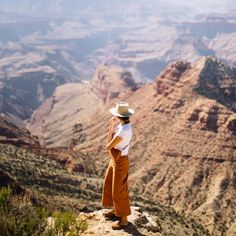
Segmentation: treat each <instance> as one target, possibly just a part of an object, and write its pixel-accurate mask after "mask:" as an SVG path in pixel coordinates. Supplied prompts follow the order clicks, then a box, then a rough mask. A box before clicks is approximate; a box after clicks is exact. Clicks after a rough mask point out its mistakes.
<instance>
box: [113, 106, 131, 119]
mask: <svg viewBox="0 0 236 236" xmlns="http://www.w3.org/2000/svg"><path fill="white" fill-rule="evenodd" d="M109 111H110V113H111V114H112V115H114V116H119V117H129V116H131V115H133V114H134V110H133V109H131V108H128V112H127V113H125V114H120V113H119V112H118V111H117V110H116V107H113V108H111V109H110V110H109Z"/></svg>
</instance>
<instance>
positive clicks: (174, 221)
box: [79, 206, 209, 236]
mask: <svg viewBox="0 0 236 236" xmlns="http://www.w3.org/2000/svg"><path fill="white" fill-rule="evenodd" d="M105 211H106V210H99V211H95V212H91V213H81V214H80V215H79V217H80V218H81V219H84V220H86V222H87V223H88V228H87V230H86V231H85V232H84V233H82V235H92V234H95V235H107V236H115V235H117V236H118V235H123V236H126V235H127V236H128V235H137V236H139V235H140V236H141V235H143V236H154V235H155V236H163V235H167V234H171V235H183V236H187V235H199V236H200V235H202V236H203V235H209V234H208V232H207V231H206V230H205V229H204V228H202V227H201V226H200V225H197V224H196V223H195V222H194V221H192V222H191V221H188V220H186V219H184V218H178V216H177V214H176V215H175V216H174V215H172V216H170V215H168V213H167V212H166V211H165V210H163V209H162V210H160V211H159V214H156V215H152V214H150V213H148V212H145V211H144V212H143V211H142V209H141V208H140V207H134V206H133V207H131V215H130V216H128V225H127V227H126V228H125V229H122V230H118V231H115V230H112V227H111V226H112V223H114V221H117V220H118V218H115V217H113V218H110V219H109V218H107V219H106V218H104V216H103V213H104V212H105Z"/></svg>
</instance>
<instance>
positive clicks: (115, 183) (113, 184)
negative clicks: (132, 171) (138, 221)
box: [102, 148, 131, 217]
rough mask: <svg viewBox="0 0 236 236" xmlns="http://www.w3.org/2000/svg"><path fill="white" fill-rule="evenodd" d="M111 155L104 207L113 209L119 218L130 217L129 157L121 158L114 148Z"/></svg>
mask: <svg viewBox="0 0 236 236" xmlns="http://www.w3.org/2000/svg"><path fill="white" fill-rule="evenodd" d="M110 153H111V160H110V163H109V165H108V168H107V171H106V174H105V180H104V184H103V192H102V206H103V207H113V208H114V213H115V215H116V216H118V217H122V216H123V217H124V216H128V215H130V214H131V209H130V202H129V192H128V183H127V181H128V171H129V159H128V156H120V151H118V150H116V149H114V148H113V149H112V150H111V152H110ZM119 156H120V157H119ZM117 157H119V158H117Z"/></svg>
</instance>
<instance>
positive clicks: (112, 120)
mask: <svg viewBox="0 0 236 236" xmlns="http://www.w3.org/2000/svg"><path fill="white" fill-rule="evenodd" d="M116 122H117V118H116V116H113V117H112V118H111V119H110V125H111V126H114V124H115V123H116Z"/></svg>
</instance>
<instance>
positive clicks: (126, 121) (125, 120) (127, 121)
mask: <svg viewBox="0 0 236 236" xmlns="http://www.w3.org/2000/svg"><path fill="white" fill-rule="evenodd" d="M117 117H118V118H119V119H121V120H123V121H124V122H125V124H128V123H130V120H129V116H128V117H119V116H117Z"/></svg>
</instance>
